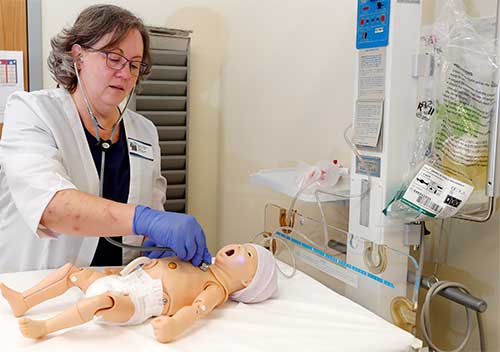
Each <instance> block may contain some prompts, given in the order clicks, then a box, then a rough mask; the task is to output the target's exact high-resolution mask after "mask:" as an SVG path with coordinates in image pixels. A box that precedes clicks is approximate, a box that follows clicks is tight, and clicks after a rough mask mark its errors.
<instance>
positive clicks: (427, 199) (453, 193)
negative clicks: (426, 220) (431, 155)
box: [401, 165, 473, 218]
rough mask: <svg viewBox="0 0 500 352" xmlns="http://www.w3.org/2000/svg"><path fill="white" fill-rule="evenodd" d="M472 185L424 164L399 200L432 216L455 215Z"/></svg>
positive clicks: (445, 216) (469, 192) (469, 193)
mask: <svg viewBox="0 0 500 352" xmlns="http://www.w3.org/2000/svg"><path fill="white" fill-rule="evenodd" d="M472 190H473V187H472V186H470V185H468V184H466V183H463V182H460V181H458V180H455V179H454V178H451V177H449V176H446V175H445V174H443V173H442V172H440V171H438V170H436V169H435V168H433V167H431V166H429V165H424V166H423V167H422V169H421V170H420V171H419V172H418V174H417V176H415V178H414V179H413V181H412V182H411V184H410V186H409V187H408V189H407V190H406V192H405V194H404V195H403V198H402V199H401V201H402V202H403V203H404V204H406V205H408V206H409V207H412V208H413V209H416V210H418V211H419V212H421V213H422V214H424V215H427V216H429V217H433V218H448V217H451V216H453V215H455V214H456V213H457V212H458V211H459V210H460V208H461V207H462V206H463V205H464V204H465V202H466V201H467V199H469V196H470V195H471V193H472Z"/></svg>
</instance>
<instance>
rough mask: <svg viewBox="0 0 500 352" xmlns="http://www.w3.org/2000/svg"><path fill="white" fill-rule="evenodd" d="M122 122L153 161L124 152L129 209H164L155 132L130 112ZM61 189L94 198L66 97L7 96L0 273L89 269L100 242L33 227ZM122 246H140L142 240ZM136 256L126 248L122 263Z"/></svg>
mask: <svg viewBox="0 0 500 352" xmlns="http://www.w3.org/2000/svg"><path fill="white" fill-rule="evenodd" d="M123 122H124V126H125V132H126V135H127V139H128V138H133V139H135V140H139V141H142V142H145V143H148V144H150V145H152V148H153V150H152V151H153V157H154V158H153V161H150V160H147V159H145V158H141V157H138V156H134V155H131V154H130V153H129V160H130V189H129V196H128V203H131V204H141V205H146V206H150V207H152V208H155V209H163V204H164V202H165V190H166V187H167V183H166V180H165V178H164V177H162V176H161V173H160V163H161V157H160V149H159V144H158V132H157V130H156V128H155V126H154V125H153V123H151V121H149V120H147V119H146V118H145V117H143V116H141V115H139V114H137V113H135V112H133V111H130V110H127V111H126V112H125V114H124V117H123ZM128 142H129V141H128ZM127 145H128V146H129V151H130V143H127ZM63 189H78V190H80V191H84V192H87V193H91V194H94V195H98V193H99V177H98V175H97V170H96V168H95V165H94V161H93V159H92V155H91V153H90V149H89V146H88V143H87V139H86V137H85V132H84V129H83V126H82V123H81V121H80V117H79V115H78V111H77V109H76V106H75V104H74V102H73V100H72V98H71V96H70V94H69V92H68V91H67V90H65V89H52V90H43V91H37V92H32V93H26V92H17V93H14V94H12V95H11V96H10V98H9V100H8V102H7V105H6V110H5V125H4V129H3V134H2V138H1V139H0V273H4V272H14V271H25V270H38V269H47V268H55V267H59V266H61V265H64V264H65V263H67V262H72V263H74V264H75V265H78V266H88V265H89V264H90V262H91V261H92V258H93V256H94V252H95V249H96V247H97V243H98V240H99V238H98V237H80V236H70V235H64V234H55V233H52V232H51V231H49V230H48V229H44V228H43V227H42V226H41V225H40V224H39V222H40V218H41V216H42V213H43V211H44V210H45V208H46V206H47V205H48V203H49V202H50V200H51V199H52V197H53V196H54V194H55V193H56V192H57V191H59V190H63ZM123 241H124V243H133V244H140V243H141V241H142V238H141V237H140V236H127V237H124V238H123ZM136 254H138V252H136V253H134V252H130V251H125V250H124V262H125V263H127V262H128V261H130V259H132V258H133V257H134V256H135V255H136Z"/></svg>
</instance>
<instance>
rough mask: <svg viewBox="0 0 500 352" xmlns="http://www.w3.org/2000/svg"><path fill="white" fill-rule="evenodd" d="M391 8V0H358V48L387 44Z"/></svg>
mask: <svg viewBox="0 0 500 352" xmlns="http://www.w3.org/2000/svg"><path fill="white" fill-rule="evenodd" d="M390 10H391V2H390V0H358V17H357V25H356V48H357V49H367V48H376V47H380V46H387V44H388V43H389V19H390V13H391V11H390Z"/></svg>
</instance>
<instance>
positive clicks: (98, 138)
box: [0, 5, 211, 272]
mask: <svg viewBox="0 0 500 352" xmlns="http://www.w3.org/2000/svg"><path fill="white" fill-rule="evenodd" d="M51 45H52V51H51V53H50V56H49V59H48V63H49V69H50V71H51V73H52V76H53V78H54V79H55V80H56V81H57V83H58V86H59V87H60V88H58V89H53V90H43V91H37V92H32V93H26V92H20V93H14V94H13V95H12V96H11V97H10V98H9V100H8V102H7V105H6V110H5V121H4V130H3V135H2V139H1V140H0V253H1V255H0V272H9V271H22V270H34V269H45V268H54V267H58V266H61V265H63V264H64V263H66V262H68V261H69V262H72V263H74V264H75V265H79V266H88V265H90V264H92V265H100V266H102V265H122V264H126V263H127V262H128V261H130V260H131V259H132V258H133V256H132V255H130V253H124V254H123V256H124V257H123V258H122V251H121V248H118V247H116V248H115V247H114V246H109V245H108V243H107V241H103V240H104V238H103V237H105V236H122V235H123V236H127V237H123V242H126V243H129V244H141V243H142V239H143V238H142V236H147V237H148V240H147V241H146V242H145V245H147V246H159V247H170V248H172V249H173V251H174V252H175V254H176V255H177V256H179V257H180V258H181V259H183V260H190V261H191V262H192V263H193V265H196V266H198V265H199V264H200V263H202V262H206V263H210V262H211V256H210V253H209V252H208V250H207V247H206V242H205V235H204V233H203V230H202V229H201V227H200V225H199V224H198V223H197V222H196V220H195V219H194V218H193V217H192V216H189V215H184V214H178V213H169V212H164V211H162V210H163V203H164V201H165V190H166V180H165V178H164V177H162V176H161V173H160V161H161V158H160V149H159V144H158V134H157V131H156V128H155V127H154V125H153V124H152V123H151V122H150V121H149V120H147V119H146V118H144V117H143V116H141V115H139V114H137V113H135V112H132V111H130V110H125V111H122V110H120V107H119V104H120V103H121V102H122V101H124V100H126V99H127V97H130V96H131V95H132V94H133V89H134V87H135V86H136V84H137V82H138V80H140V79H141V78H142V76H143V75H145V74H147V73H148V72H149V69H150V62H151V60H150V56H149V38H148V33H147V30H146V29H145V27H144V25H143V23H142V21H141V20H140V19H139V18H137V17H136V16H134V15H133V14H132V13H130V12H129V11H127V10H125V9H122V8H120V7H117V6H112V5H97V6H91V7H89V8H87V9H85V10H84V11H82V13H81V14H80V15H79V16H78V18H77V20H76V22H75V24H74V25H73V27H71V28H68V29H65V30H63V31H62V32H61V33H59V34H58V35H57V36H56V37H55V38H53V39H52V41H51ZM102 164H103V165H104V168H102ZM136 204H140V205H136ZM149 207H151V208H154V209H158V210H153V209H151V208H149ZM164 253H165V252H159V251H156V252H152V254H151V256H152V257H160V256H162V255H164ZM134 254H135V255H137V254H138V252H137V253H134ZM167 254H170V255H172V253H167Z"/></svg>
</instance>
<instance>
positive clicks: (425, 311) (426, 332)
mask: <svg viewBox="0 0 500 352" xmlns="http://www.w3.org/2000/svg"><path fill="white" fill-rule="evenodd" d="M449 287H453V288H457V289H459V290H462V291H463V292H465V293H467V294H470V292H469V289H468V288H467V287H465V286H464V285H463V284H461V283H458V282H450V281H438V282H436V283H435V284H433V285H432V286H431V287H430V288H429V290H428V291H427V294H426V295H425V300H424V304H423V305H422V311H421V312H420V330H421V331H422V336H423V337H424V340H425V342H426V343H427V344H428V345H429V347H430V348H431V349H432V350H433V351H435V352H460V351H463V350H464V348H465V346H466V345H467V343H468V342H469V339H470V336H471V334H472V316H471V314H470V312H469V308H467V307H465V314H466V319H467V331H466V334H465V337H464V339H463V340H462V342H461V343H460V345H459V346H458V347H456V348H454V349H452V350H443V349H440V348H438V347H437V346H436V345H435V343H434V342H433V341H432V333H431V322H430V305H431V301H432V298H434V296H436V295H438V294H439V293H440V292H441V291H443V290H445V289H447V288H449ZM476 316H477V326H478V330H479V344H480V349H481V352H485V351H486V341H485V337H484V327H483V321H482V319H481V313H479V312H477V313H476Z"/></svg>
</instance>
